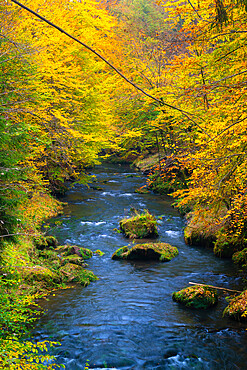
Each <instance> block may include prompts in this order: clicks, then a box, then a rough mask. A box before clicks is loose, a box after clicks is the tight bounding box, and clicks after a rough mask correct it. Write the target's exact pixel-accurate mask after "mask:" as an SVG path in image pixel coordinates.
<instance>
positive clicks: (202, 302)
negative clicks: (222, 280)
mask: <svg viewBox="0 0 247 370" xmlns="http://www.w3.org/2000/svg"><path fill="white" fill-rule="evenodd" d="M172 299H173V300H174V301H175V302H178V303H182V304H183V305H185V306H186V307H190V308H197V309H206V308H208V307H211V306H214V305H215V304H216V303H217V302H218V294H217V290H216V289H214V288H211V287H208V286H201V285H194V286H192V287H187V288H185V289H182V290H180V291H179V292H174V293H173V294H172Z"/></svg>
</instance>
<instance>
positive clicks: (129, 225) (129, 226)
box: [119, 210, 158, 239]
mask: <svg viewBox="0 0 247 370" xmlns="http://www.w3.org/2000/svg"><path fill="white" fill-rule="evenodd" d="M119 225H120V230H121V231H122V232H123V233H124V234H125V236H126V237H127V238H132V239H133V238H135V239H143V238H150V237H156V236H158V230H157V220H156V218H155V217H154V216H153V215H151V214H150V213H149V212H148V211H147V210H146V211H145V212H143V213H138V212H137V211H135V215H133V216H132V217H130V218H124V219H123V220H121V221H120V223H119Z"/></svg>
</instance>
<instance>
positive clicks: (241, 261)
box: [232, 248, 247, 267]
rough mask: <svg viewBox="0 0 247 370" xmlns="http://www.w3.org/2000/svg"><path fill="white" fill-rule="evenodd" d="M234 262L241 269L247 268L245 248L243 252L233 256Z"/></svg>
mask: <svg viewBox="0 0 247 370" xmlns="http://www.w3.org/2000/svg"><path fill="white" fill-rule="evenodd" d="M232 260H233V262H234V263H235V264H237V265H239V266H241V267H243V266H247V248H244V249H243V250H242V251H239V252H235V253H234V254H233V255H232Z"/></svg>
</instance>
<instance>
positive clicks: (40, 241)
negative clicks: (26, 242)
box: [33, 235, 48, 250]
mask: <svg viewBox="0 0 247 370" xmlns="http://www.w3.org/2000/svg"><path fill="white" fill-rule="evenodd" d="M33 243H34V245H35V247H36V248H37V249H39V250H43V249H45V248H48V243H47V240H46V237H45V236H44V235H39V236H35V237H34V238H33Z"/></svg>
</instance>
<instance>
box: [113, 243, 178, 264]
mask: <svg viewBox="0 0 247 370" xmlns="http://www.w3.org/2000/svg"><path fill="white" fill-rule="evenodd" d="M177 255H178V250H177V248H176V247H173V246H171V245H170V244H167V243H143V244H136V245H135V246H133V247H132V248H129V247H128V246H125V247H122V248H119V249H118V250H116V252H115V253H114V254H113V255H112V259H113V260H117V259H126V260H155V261H160V262H168V261H170V260H171V259H172V258H174V257H176V256H177Z"/></svg>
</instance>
